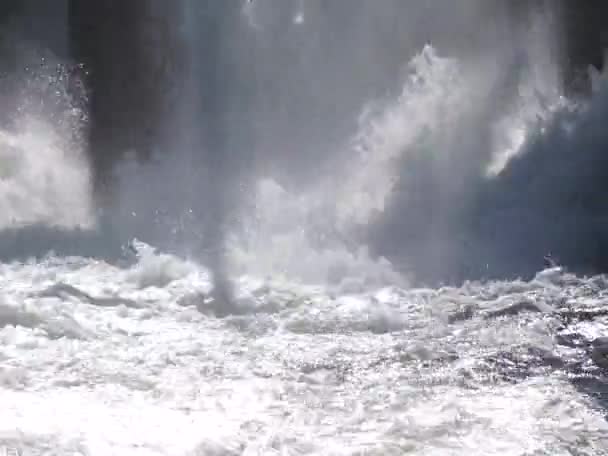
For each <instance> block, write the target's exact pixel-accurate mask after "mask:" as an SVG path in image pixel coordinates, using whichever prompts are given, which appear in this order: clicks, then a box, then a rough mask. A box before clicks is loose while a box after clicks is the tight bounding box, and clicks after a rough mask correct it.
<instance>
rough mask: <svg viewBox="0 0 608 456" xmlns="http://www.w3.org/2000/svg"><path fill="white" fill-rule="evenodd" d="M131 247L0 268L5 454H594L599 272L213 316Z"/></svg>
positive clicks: (600, 421) (175, 263)
mask: <svg viewBox="0 0 608 456" xmlns="http://www.w3.org/2000/svg"><path fill="white" fill-rule="evenodd" d="M138 248H139V249H140V250H139V254H138V257H137V258H136V259H134V261H133V264H131V265H130V266H124V267H122V268H121V267H116V266H111V265H109V264H107V263H104V262H102V261H91V260H85V259H82V258H48V259H46V260H45V261H42V262H32V263H26V264H12V265H11V264H5V265H3V266H2V274H1V281H2V282H1V287H2V296H3V297H2V304H1V305H0V319H1V320H0V321H1V323H2V330H1V331H0V340H2V348H1V350H0V357H1V358H0V359H1V360H2V369H1V371H0V382H1V385H2V387H1V388H0V395H1V399H0V403H1V404H2V414H1V415H0V429H1V433H0V442H1V443H2V444H3V445H6V446H8V447H19V448H22V449H23V451H24V453H23V454H66V455H68V454H69V455H72V454H91V455H107V454H133V455H136V454H137V455H139V454H141V455H157V454H158V455H161V454H163V455H165V454H166V455H180V454H184V455H237V454H244V455H253V454H256V455H258V454H263V455H272V454H290V455H295V454H318V455H364V454H366V455H367V454H369V455H392V454H394V455H401V454H421V455H423V454H429V455H431V454H433V455H435V454H445V455H461V454H475V455H487V454H509V455H533V454H534V455H541V454H551V455H572V454H577V455H601V454H607V452H608V423H607V422H606V420H605V413H606V412H605V407H606V402H605V401H606V400H608V396H606V395H605V394H602V392H603V391H604V390H606V386H608V384H607V383H605V380H604V376H603V374H602V373H601V372H599V369H598V368H597V367H595V366H594V365H593V363H592V362H591V361H590V359H589V356H588V355H589V349H588V347H587V346H586V344H585V340H591V339H593V338H595V337H596V336H599V335H601V334H602V327H603V325H604V324H605V323H606V317H599V318H598V319H597V320H596V322H595V323H590V322H588V321H586V320H588V318H585V316H587V317H588V316H589V315H590V314H591V313H592V312H594V311H597V310H598V309H601V307H602V306H603V305H604V303H605V300H606V299H607V297H608V279H607V278H605V277H594V278H588V279H582V278H577V277H574V276H572V275H569V274H566V273H564V272H563V271H561V270H559V269H558V268H557V269H550V270H546V271H543V272H541V273H539V274H538V275H537V276H536V278H535V279H534V280H532V281H529V282H524V281H516V282H491V283H485V284H481V283H468V284H466V285H465V286H463V287H461V288H442V289H407V290H406V289H402V288H397V287H386V288H382V289H377V290H369V291H366V292H362V293H353V294H341V295H338V296H337V295H335V294H331V293H328V292H327V290H326V289H324V288H323V287H306V286H302V285H299V286H298V285H294V284H290V283H288V282H277V281H274V282H273V281H262V280H259V279H254V278H250V277H243V278H242V279H241V280H240V282H239V284H238V301H239V305H240V306H241V308H242V309H243V310H244V313H243V314H242V315H239V316H233V317H226V318H216V317H215V316H214V314H213V306H212V304H211V303H207V304H206V302H207V301H208V300H209V299H210V298H209V295H208V293H209V290H210V282H209V277H208V273H207V271H206V270H205V269H204V268H202V267H200V266H198V265H196V264H193V263H188V262H185V261H182V260H179V259H177V258H175V257H172V256H168V255H161V254H157V253H154V252H153V251H151V249H150V248H149V247H147V246H145V245H138ZM197 307H198V308H199V309H200V310H201V311H202V312H201V311H199V310H197ZM573 309H576V311H577V312H573ZM585 311H587V313H585ZM578 320H580V321H578ZM566 322H568V325H567V326H565V323H566Z"/></svg>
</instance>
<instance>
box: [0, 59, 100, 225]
mask: <svg viewBox="0 0 608 456" xmlns="http://www.w3.org/2000/svg"><path fill="white" fill-rule="evenodd" d="M20 63H21V64H22V70H20V71H17V72H13V73H11V74H10V75H8V76H5V77H4V78H3V80H2V81H0V84H2V92H3V93H4V94H5V98H4V101H5V102H7V98H8V97H7V96H6V93H7V92H9V93H10V98H13V100H11V101H12V102H11V103H6V104H5V109H4V112H2V116H3V117H4V118H7V119H8V121H7V122H5V124H4V128H0V229H6V228H16V227H19V226H24V225H32V224H44V225H47V226H51V227H58V228H67V229H70V228H76V227H80V228H91V227H92V226H93V225H94V223H95V220H94V211H93V206H92V202H91V199H90V188H89V182H90V173H89V168H88V163H87V160H86V157H85V155H84V148H83V146H84V141H83V135H82V133H83V131H84V123H85V121H86V115H85V110H84V102H85V100H84V93H83V92H82V87H81V86H79V85H78V81H77V78H76V77H75V76H74V74H73V72H71V70H70V69H69V68H68V67H67V66H65V65H63V64H61V63H60V62H58V61H57V60H56V59H55V58H54V57H53V56H50V55H48V54H42V53H28V54H26V55H25V56H24V57H23V62H20ZM7 111H8V112H7Z"/></svg>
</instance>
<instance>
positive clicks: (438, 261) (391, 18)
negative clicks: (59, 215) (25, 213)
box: [4, 0, 604, 301]
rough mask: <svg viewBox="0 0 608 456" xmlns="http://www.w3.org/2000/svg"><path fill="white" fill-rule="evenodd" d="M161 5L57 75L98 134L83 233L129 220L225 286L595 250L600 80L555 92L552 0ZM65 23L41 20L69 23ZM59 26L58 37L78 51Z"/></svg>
mask: <svg viewBox="0 0 608 456" xmlns="http://www.w3.org/2000/svg"><path fill="white" fill-rule="evenodd" d="M134 5H135V4H134ZM132 6H133V5H132ZM142 8H143V6H142ZM132 10H133V11H131V10H129V15H128V17H130V18H132V19H134V18H137V17H138V14H137V9H133V8H132ZM113 11H114V10H113ZM115 11H116V12H120V8H119V6H118V5H115ZM85 13H86V9H85V10H82V11H80V12H79V14H80V15H82V14H85ZM165 13H166V14H165ZM170 13H171V14H168V10H167V7H166V4H162V3H155V2H149V3H146V7H145V11H144V10H142V11H141V14H139V17H140V18H141V20H140V23H139V24H138V25H137V27H136V28H134V30H136V31H137V33H135V32H133V33H131V32H130V26H129V24H127V22H125V23H124V24H122V23H121V24H122V25H120V27H123V26H124V27H123V28H120V30H122V31H123V32H124V34H122V32H121V33H116V36H115V37H113V38H112V37H108V46H109V45H110V44H112V43H114V45H113V47H112V49H113V52H114V54H115V55H113V54H111V53H108V52H105V51H104V46H105V44H104V42H103V41H98V40H97V41H94V42H95V43H97V44H96V46H97V47H96V48H95V49H96V50H95V52H96V53H97V54H96V55H97V56H98V57H99V56H101V57H99V58H98V60H99V63H98V65H97V67H95V66H94V65H93V70H94V71H92V72H91V76H89V77H88V78H87V77H85V78H84V80H85V82H86V83H88V85H89V87H88V89H89V92H90V94H91V98H90V99H89V98H87V96H86V94H80V95H78V96H75V95H74V89H73V87H72V86H73V85H74V84H75V82H73V81H75V80H76V78H71V79H70V78H67V79H68V81H67V82H65V84H67V86H65V87H66V90H67V92H65V96H63V98H62V99H63V100H66V101H69V102H67V103H66V104H65V106H63V107H58V108H57V109H56V112H64V113H68V112H72V113H73V112H75V111H74V109H73V108H74V107H75V106H81V105H82V104H83V103H85V104H87V105H88V107H89V112H90V116H89V119H88V120H86V121H85V119H80V120H81V121H85V122H84V124H85V125H84V126H78V127H73V128H72V127H70V131H71V133H70V135H71V134H73V132H85V133H87V132H88V140H89V144H88V151H89V163H90V176H89V174H88V172H89V166H87V165H76V166H79V167H80V168H79V169H82V174H81V176H83V178H84V179H85V181H86V182H87V184H86V185H85V184H83V185H82V188H83V190H82V191H79V192H77V193H78V194H79V195H81V196H82V201H81V202H80V203H79V204H80V207H89V206H91V207H94V208H95V209H96V211H94V212H95V219H96V226H97V228H95V230H94V231H93V234H91V236H97V239H98V240H97V241H95V242H93V241H90V242H89V241H86V242H82V241H78V242H76V241H75V242H74V245H85V244H86V245H89V246H93V245H96V246H99V248H97V247H96V248H95V250H99V251H100V252H102V251H103V250H104V248H103V247H101V246H103V245H106V248H105V250H107V251H112V252H114V251H116V248H115V245H116V244H120V243H128V242H130V240H132V239H133V238H137V239H140V240H143V241H145V242H148V243H150V244H151V245H154V246H155V247H157V248H159V249H161V250H167V251H171V252H174V253H178V254H180V255H184V256H187V257H190V258H194V259H197V260H198V261H200V262H201V263H203V264H205V265H206V266H208V267H209V268H210V269H211V270H212V271H213V272H214V275H215V276H216V279H217V282H218V283H224V284H225V285H223V286H221V287H220V288H224V289H225V290H224V292H222V294H223V295H225V298H222V299H223V300H225V301H230V298H229V295H230V294H231V293H230V291H229V290H230V288H231V287H230V285H229V282H230V280H231V278H234V277H236V276H238V275H239V274H254V275H269V276H272V275H275V276H276V275H285V276H287V277H290V278H292V279H299V280H302V281H305V282H313V283H325V284H332V285H336V286H339V287H344V286H346V287H352V286H355V287H356V286H357V285H356V284H355V285H353V278H355V279H354V282H360V283H366V284H369V283H370V282H371V283H373V284H380V285H383V284H397V283H399V284H411V283H420V282H422V283H442V282H461V281H463V280H467V279H484V278H492V277H504V276H517V275H529V274H531V273H533V272H534V271H536V270H538V269H539V268H542V267H543V264H544V263H543V261H544V260H543V258H544V257H545V256H546V255H548V254H551V255H554V256H555V257H556V258H558V259H559V260H560V261H564V262H565V263H566V264H568V265H572V267H574V268H580V269H581V270H593V269H595V268H599V269H601V268H602V267H603V266H602V264H603V263H602V260H601V257H602V256H603V255H602V254H598V253H597V252H598V250H597V248H596V247H597V246H598V245H599V244H598V243H600V244H601V245H603V244H602V243H603V242H604V241H603V240H602V239H603V238H602V236H601V234H600V233H601V231H602V230H601V227H602V225H601V221H600V220H601V217H602V212H601V208H600V207H598V206H597V204H595V205H594V204H591V203H589V204H587V203H585V204H582V206H581V204H580V203H579V202H580V201H581V198H582V201H584V202H589V201H591V200H592V199H594V198H596V196H595V195H597V193H595V192H596V190H597V191H598V192H599V194H601V192H602V191H603V190H602V188H603V187H602V185H603V184H601V182H602V181H603V177H602V176H601V172H600V170H601V168H602V167H601V166H600V167H597V168H596V167H593V166H592V165H590V163H596V162H598V160H600V155H599V154H601V150H602V147H603V146H602V145H603V138H602V136H601V135H600V134H599V133H596V132H599V131H601V128H600V127H599V125H600V122H599V120H598V119H599V118H600V117H601V116H600V115H599V114H598V113H600V112H601V110H602V108H601V106H602V101H601V100H602V95H601V94H602V93H603V92H602V89H601V84H599V85H598V87H599V88H598V90H597V93H596V95H595V98H593V99H591V101H589V100H586V101H584V102H582V101H580V100H572V99H568V98H567V97H565V96H564V94H565V89H564V86H563V81H564V78H563V72H564V68H563V61H564V58H563V53H564V40H563V39H562V37H561V33H562V32H563V30H562V29H563V24H562V23H561V22H560V19H559V17H560V16H559V8H558V7H557V6H556V5H555V4H554V3H552V2H542V1H539V2H533V3H530V4H527V5H526V6H525V7H524V6H522V5H520V4H513V3H511V2H500V1H496V2H483V1H479V0H461V1H458V2H450V3H449V4H445V2H440V1H426V2H419V1H396V0H382V1H378V2H373V3H372V2H367V1H362V0H357V1H331V2H328V1H322V0H300V1H278V0H255V1H253V2H241V1H236V0H234V1H226V2H221V3H218V2H195V1H186V0H184V1H180V2H176V3H175V4H174V5H173V7H172V8H171V9H170ZM57 14H59V13H57ZM72 14H73V16H72V17H73V18H75V19H73V21H78V20H80V18H81V16H79V14H75V13H72ZM100 14H101V13H100ZM59 16H61V14H59ZM26 17H31V16H27V14H26ZM125 17H127V16H125ZM161 17H162V18H164V19H163V21H164V22H163V23H164V26H163V28H162V30H163V32H162V36H161V34H160V32H158V30H160V29H159V28H157V27H156V28H155V27H154V24H156V23H157V22H155V21H157V20H159V19H158V18H161ZM134 20H135V19H134ZM26 22H27V21H26ZM108 24H112V22H111V21H109V22H108ZM65 27H67V26H66V25H65V24H63V25H62V21H61V20H57V21H55V22H53V23H51V24H49V25H48V28H49V29H52V30H54V32H53V33H52V35H56V36H57V37H70V36H71V37H72V39H74V37H78V34H77V33H76V32H77V31H78V30H76V32H74V31H72V34H71V35H70V34H69V33H66V29H65ZM14 28H15V27H13V29H14ZM18 28H19V27H17V29H18ZM123 29H124V30H123ZM21 30H22V32H23V31H24V30H25V31H27V27H25V26H21ZM104 30H105V31H104ZM108 30H110V29H107V30H106V29H104V28H103V27H102V28H100V29H99V30H98V31H97V32H96V33H101V34H103V33H106V32H107V31H108ZM11 33H12V32H11ZM22 35H27V33H25V32H24V33H22ZM95 36H97V35H95ZM99 36H102V35H99ZM129 36H131V37H132V38H133V40H134V41H133V42H132V43H130V44H129V45H128V46H122V47H120V46H117V43H116V42H115V40H119V39H127V38H128V37H129ZM120 37H122V38H120ZM125 37H126V38H125ZM89 38H91V37H89ZM65 39H66V38H62V39H60V40H55V44H53V48H54V50H55V51H56V52H55V54H58V55H59V56H60V57H55V58H57V59H58V61H63V62H64V66H66V67H69V65H71V64H75V63H79V60H78V58H74V57H71V58H69V57H65V56H63V57H61V55H62V54H63V52H64V51H65V47H66V44H65ZM62 40H63V41H62ZM25 41H26V40H19V42H23V43H25ZM91 42H92V41H91V40H89V41H83V42H82V43H81V46H80V47H78V46H76V48H77V49H84V51H82V52H85V51H87V50H88V51H89V52H93V51H91V49H92V48H91V47H90V46H89V45H87V46H89V47H87V46H85V45H84V44H87V43H89V44H90V43H91ZM44 43H50V41H48V40H47V39H46V38H42V39H39V41H38V43H37V44H36V45H35V46H30V47H29V48H28V49H31V48H38V49H39V48H44ZM57 43H59V44H57ZM83 43H84V44H83ZM155 43H156V44H155ZM28 46H29V45H28ZM68 47H69V46H68ZM73 47H74V46H72V48H73ZM121 52H122V53H123V54H124V55H122V57H121ZM19 54H20V55H24V51H19ZM130 56H131V57H130ZM133 56H136V57H137V58H132V57H133ZM115 57H116V58H115ZM119 57H120V58H119ZM84 60H86V59H84ZM114 61H116V62H122V63H121V64H120V65H118V64H114V63H112V62H114ZM92 62H93V63H94V61H92ZM87 65H89V63H85V66H84V72H85V76H86V75H87V73H86V72H87V71H88V70H87V68H88V67H87ZM100 65H101V67H102V68H103V72H100V71H99V67H100ZM14 74H17V73H14ZM129 74H131V75H133V78H134V79H133V80H132V81H131V83H129V84H126V85H124V84H122V85H121V83H120V81H122V80H125V81H126V80H127V79H128V75H129ZM103 75H106V76H107V78H106V79H105V80H104V79H100V78H102V76H103ZM110 76H111V77H110ZM125 78H126V79H125ZM69 81H72V82H69ZM137 81H141V83H140V82H137ZM62 84H64V82H62ZM70 84H71V85H70ZM76 85H77V84H76ZM136 86H137V87H136ZM4 87H9V85H7V84H6V83H5V84H4ZM5 93H12V91H11V90H9V89H6V90H5ZM29 96H30V98H31V95H29ZM144 101H145V102H144ZM4 114H5V115H6V113H4ZM54 115H55V114H49V113H47V114H44V115H42V116H41V117H43V118H44V119H47V120H48V119H52V118H53V116H54ZM39 117H40V116H39ZM57 118H58V117H57V116H55V119H57ZM51 123H52V122H51ZM566 130H567V131H568V132H569V133H567V134H566V133H564V131H566ZM577 131H580V132H581V135H582V136H580V137H579V136H578V134H577V133H576V132H577ZM589 132H591V133H592V135H591V137H592V138H594V141H593V142H590V140H589V134H590V133H589ZM79 135H80V133H79ZM583 138H587V139H585V140H583ZM79 144H80V143H79ZM66 147H67V146H66ZM34 148H35V147H34ZM69 148H72V149H78V150H80V149H81V148H82V146H81V145H78V146H77V147H76V146H74V147H72V146H69ZM581 149H584V150H586V155H584V156H580V155H576V156H575V154H574V152H573V150H581ZM79 153H80V152H79ZM593 157H596V158H593ZM75 163H79V162H75ZM558 163H561V165H559V166H561V168H560V169H562V171H561V172H562V173H563V174H564V175H560V174H558V175H556V172H557V171H556V169H557V168H556V167H558ZM590 168H592V170H593V172H588V171H586V170H589V169H590ZM70 169H72V168H70ZM565 169H568V170H570V171H569V173H567V175H566V173H565V171H563V170H565ZM579 171H580V173H579ZM66 172H67V171H66ZM66 176H67V174H66ZM24 179H25V180H26V181H27V182H28V183H29V182H34V181H35V179H36V177H25V178H24ZM579 179H584V182H585V185H584V188H585V189H586V190H585V192H586V194H585V195H584V196H575V195H581V192H580V189H581V188H583V187H581V185H580V181H579ZM100 182H101V184H99V183H100ZM557 182H559V183H560V184H559V185H560V191H559V192H556V191H554V190H553V186H554V185H556V184H557ZM28 185H29V184H28ZM54 185H55V186H56V187H57V186H58V185H59V184H54ZM86 188H92V189H93V190H84V189H86ZM46 193H47V194H52V192H46ZM99 195H101V198H100V197H99ZM558 195H559V196H558ZM592 195H594V196H592ZM85 200H86V201H85ZM572 201H579V202H577V203H571V202H572ZM591 206H592V207H591ZM65 207H68V206H65ZM87 210H89V209H87ZM53 214H54V213H53ZM575 214H576V215H575ZM54 217H55V215H52V216H50V217H47V218H46V219H45V218H41V219H32V220H30V222H31V223H34V224H37V226H47V227H52V226H58V225H57V224H55V223H54V221H53V220H52V219H53V218H54ZM547 218H550V220H551V221H552V222H548V221H547V220H548V219H547ZM524 219H525V222H524ZM558 219H559V221H557V220H558ZM553 221H555V222H553ZM562 222H564V223H562ZM59 225H61V224H59ZM77 225H78V226H79V228H78V229H79V230H80V229H81V228H80V224H77ZM83 226H84V225H83ZM64 228H65V229H68V230H69V229H70V228H69V227H67V228H66V227H63V228H62V229H64ZM29 232H31V233H37V234H33V236H40V231H39V230H38V231H37V230H33V231H32V230H30V231H29ZM95 232H96V233H97V235H95V234H94V233H95ZM6 233H8V234H7V236H8V237H7V239H9V241H7V243H6V244H7V245H10V244H11V242H12V241H10V239H13V238H14V227H12V228H11V230H9V231H6ZM82 233H83V232H82V231H79V232H78V233H76V234H74V236H75V239H81V238H82V237H83V235H82ZM59 238H61V239H64V238H65V239H66V241H65V242H64V241H61V242H59V241H58V239H59ZM69 238H70V234H69V233H64V234H61V235H58V234H57V233H54V232H51V233H48V242H47V244H50V245H51V246H52V245H55V246H57V245H58V244H60V245H69V244H70V242H69ZM84 238H85V239H89V235H86V236H84ZM41 244H42V245H44V244H45V243H44V242H41V243H33V244H32V245H41ZM107 244H112V248H110V246H109V245H107ZM89 250H90V249H89ZM600 251H601V249H600ZM99 254H103V253H99Z"/></svg>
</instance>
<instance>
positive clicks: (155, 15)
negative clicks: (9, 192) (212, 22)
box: [68, 0, 179, 196]
mask: <svg viewBox="0 0 608 456" xmlns="http://www.w3.org/2000/svg"><path fill="white" fill-rule="evenodd" d="M175 10H178V8H176V7H175V5H174V2H162V1H159V0H96V1H87V0H71V1H70V4H69V12H68V17H69V25H70V43H71V52H72V55H73V57H74V58H75V59H76V60H77V61H79V62H81V63H83V64H84V70H85V73H86V79H87V85H88V87H89V92H90V94H89V95H90V122H89V129H90V131H89V143H90V144H89V148H90V155H91V161H92V165H93V170H94V174H95V175H94V179H95V182H94V186H95V190H96V193H97V195H98V196H99V195H105V194H107V193H108V192H110V193H111V187H112V179H111V171H112V166H113V164H114V163H116V161H117V160H119V159H120V158H121V157H123V156H124V154H126V153H127V152H132V153H134V154H135V156H136V157H138V158H145V157H148V156H149V155H150V153H151V151H152V149H153V147H154V145H155V144H156V143H157V142H158V140H159V137H160V134H161V130H162V129H161V126H162V122H163V119H164V118H165V117H166V113H167V110H168V108H169V106H170V103H169V100H168V99H167V98H166V94H167V92H168V90H166V89H167V85H168V84H169V80H170V72H171V69H173V68H174V66H175V65H174V63H173V59H175V58H177V57H178V54H179V53H178V52H176V51H175V34H174V33H172V29H171V26H172V24H173V22H172V19H173V16H172V15H174V14H175Z"/></svg>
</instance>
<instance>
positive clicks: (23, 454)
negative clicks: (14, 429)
mask: <svg viewBox="0 0 608 456" xmlns="http://www.w3.org/2000/svg"><path fill="white" fill-rule="evenodd" d="M0 456H86V455H85V454H84V453H81V452H80V451H73V450H47V449H44V450H42V449H23V448H19V447H16V446H6V445H0Z"/></svg>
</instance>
